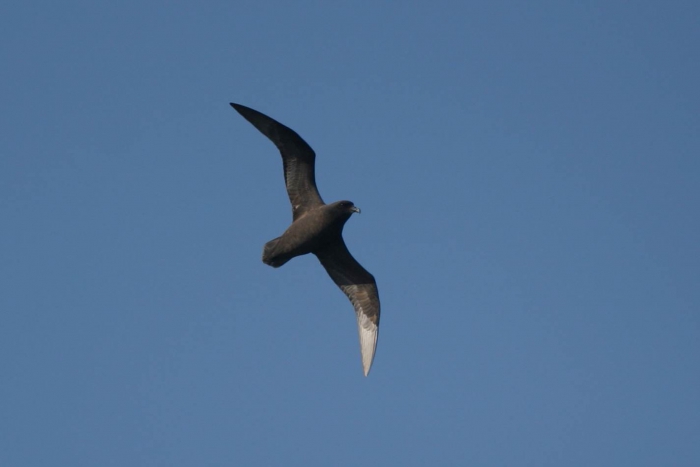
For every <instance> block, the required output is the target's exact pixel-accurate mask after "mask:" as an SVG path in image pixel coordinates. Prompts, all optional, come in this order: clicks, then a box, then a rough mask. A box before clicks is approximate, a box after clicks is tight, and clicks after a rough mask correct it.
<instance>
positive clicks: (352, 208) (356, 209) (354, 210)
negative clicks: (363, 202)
mask: <svg viewBox="0 0 700 467" xmlns="http://www.w3.org/2000/svg"><path fill="white" fill-rule="evenodd" d="M350 210H351V211H352V212H356V213H358V214H360V213H361V212H362V211H360V208H358V207H357V206H353V207H351V208H350Z"/></svg>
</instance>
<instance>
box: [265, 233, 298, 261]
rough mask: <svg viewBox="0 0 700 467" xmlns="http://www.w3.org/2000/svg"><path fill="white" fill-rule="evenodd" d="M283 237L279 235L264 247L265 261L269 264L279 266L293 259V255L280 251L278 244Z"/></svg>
mask: <svg viewBox="0 0 700 467" xmlns="http://www.w3.org/2000/svg"><path fill="white" fill-rule="evenodd" d="M281 238H282V237H277V238H275V239H274V240H270V241H269V242H267V243H266V244H265V247H264V248H263V255H262V260H263V263H265V264H267V265H268V266H272V267H273V268H278V267H280V266H282V265H283V264H284V263H286V262H287V261H289V260H290V259H292V257H291V256H288V255H285V254H284V253H281V252H280V251H279V248H278V247H277V246H278V244H279V241H280V239H281Z"/></svg>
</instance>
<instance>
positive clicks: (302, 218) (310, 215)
mask: <svg viewBox="0 0 700 467" xmlns="http://www.w3.org/2000/svg"><path fill="white" fill-rule="evenodd" d="M231 107H233V108H234V109H236V111H238V113H240V114H241V115H242V116H243V117H244V118H245V119H246V120H248V121H249V122H250V123H252V124H253V126H254V127H255V128H257V129H258V130H259V131H260V132H261V133H262V134H263V135H265V136H267V137H268V138H269V139H270V141H272V142H273V143H274V144H275V146H277V149H279V151H280V153H281V154H282V162H283V165H284V182H285V184H286V185H287V194H288V195H289V201H291V203H292V225H290V226H289V228H288V229H287V230H286V231H285V232H284V233H283V234H282V235H281V236H280V237H277V238H275V239H274V240H270V241H269V242H267V243H266V244H265V247H264V248H263V256H262V260H263V263H265V264H268V265H270V266H272V267H274V268H278V267H280V266H282V265H283V264H284V263H286V262H287V261H289V260H290V259H292V258H294V257H295V256H300V255H305V254H308V253H313V254H315V255H316V257H317V258H318V259H319V261H321V264H322V265H323V267H324V268H326V271H327V272H328V275H330V276H331V279H333V281H334V282H335V283H336V284H337V285H338V287H340V290H342V291H343V292H344V293H345V295H347V296H348V298H349V299H350V302H351V303H352V306H353V307H354V308H355V314H356V315H357V330H358V332H359V334H360V351H361V352H362V368H363V370H364V373H365V376H367V374H368V373H369V369H370V367H371V366H372V361H373V360H374V352H375V350H376V348H377V334H378V331H379V328H378V327H379V292H378V291H377V283H376V282H375V280H374V276H372V274H370V273H369V272H367V270H366V269H365V268H363V267H362V266H361V265H360V263H358V262H357V261H356V260H355V258H353V257H352V255H351V254H350V252H349V251H348V248H347V247H346V246H345V241H343V227H344V226H345V223H346V222H347V221H348V219H350V216H351V215H352V214H353V213H355V212H357V213H359V212H360V209H359V208H358V207H356V206H355V205H354V204H353V203H352V202H351V201H336V202H335V203H331V204H326V203H324V202H323V200H322V199H321V195H319V194H318V189H317V188H316V177H315V175H314V173H315V170H314V164H315V160H316V154H315V153H314V150H313V149H311V147H310V146H309V145H308V144H307V143H306V141H304V140H303V139H302V138H301V136H299V135H298V134H297V133H296V132H295V131H294V130H292V129H291V128H288V127H286V126H284V125H282V124H281V123H279V122H277V121H275V120H273V119H272V118H270V117H268V116H267V115H264V114H262V113H260V112H258V111H257V110H253V109H251V108H248V107H245V106H243V105H240V104H233V103H232V104H231Z"/></svg>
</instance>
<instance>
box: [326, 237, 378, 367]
mask: <svg viewBox="0 0 700 467" xmlns="http://www.w3.org/2000/svg"><path fill="white" fill-rule="evenodd" d="M314 254H315V255H316V256H317V257H318V259H319V260H320V261H321V264H322V265H323V267H324V268H326V271H327V272H328V275H329V276H331V279H333V282H335V283H336V284H337V285H338V287H340V290H342V291H343V292H344V293H345V295H347V297H348V298H349V299H350V302H351V303H352V306H353V307H354V308H355V314H356V315H357V330H358V333H359V335H360V352H361V353H362V369H363V371H364V373H365V376H367V375H368V374H369V370H370V368H371V367H372V361H373V360H374V353H375V351H376V350H377V336H378V334H379V309H380V306H379V291H378V290H377V283H376V282H375V280H374V276H372V274H370V273H369V272H367V270H366V269H365V268H363V267H362V266H361V265H360V263H358V262H357V261H356V260H355V258H353V257H352V255H351V254H350V252H349V251H348V249H347V247H346V246H345V242H344V241H343V238H342V237H340V236H339V237H338V238H337V239H336V240H335V241H333V242H331V243H330V244H329V245H327V246H326V247H324V248H323V249H321V250H319V251H315V252H314Z"/></svg>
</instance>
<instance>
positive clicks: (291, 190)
mask: <svg viewBox="0 0 700 467" xmlns="http://www.w3.org/2000/svg"><path fill="white" fill-rule="evenodd" d="M231 107H233V108H234V109H236V111H238V113H240V114H241V115H242V116H243V117H244V118H245V119H246V120H248V121H249V122H250V123H251V124H252V125H253V126H254V127H255V128H257V129H258V130H259V131H260V132H261V133H262V134H264V135H265V136H267V137H268V138H269V139H270V141H272V142H273V143H274V144H275V146H277V149H279V151H280V154H282V162H283V163H284V182H285V184H286V186H287V194H288V195H289V201H290V202H291V203H292V217H293V219H294V220H296V219H297V218H299V217H300V216H301V215H303V214H304V213H305V212H306V211H308V210H309V209H311V208H314V207H317V206H322V205H323V204H324V203H323V200H322V199H321V195H319V194H318V188H316V175H315V161H316V154H315V153H314V150H313V149H311V147H310V146H309V145H308V144H307V143H306V141H304V140H303V139H302V138H301V136H299V135H298V134H297V133H296V132H295V131H294V130H292V129H291V128H288V127H286V126H284V125H282V124H281V123H279V122H278V121H276V120H274V119H272V118H270V117H268V116H267V115H265V114H262V113H260V112H258V111H257V110H253V109H251V108H249V107H246V106H244V105H240V104H233V103H232V104H231Z"/></svg>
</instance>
